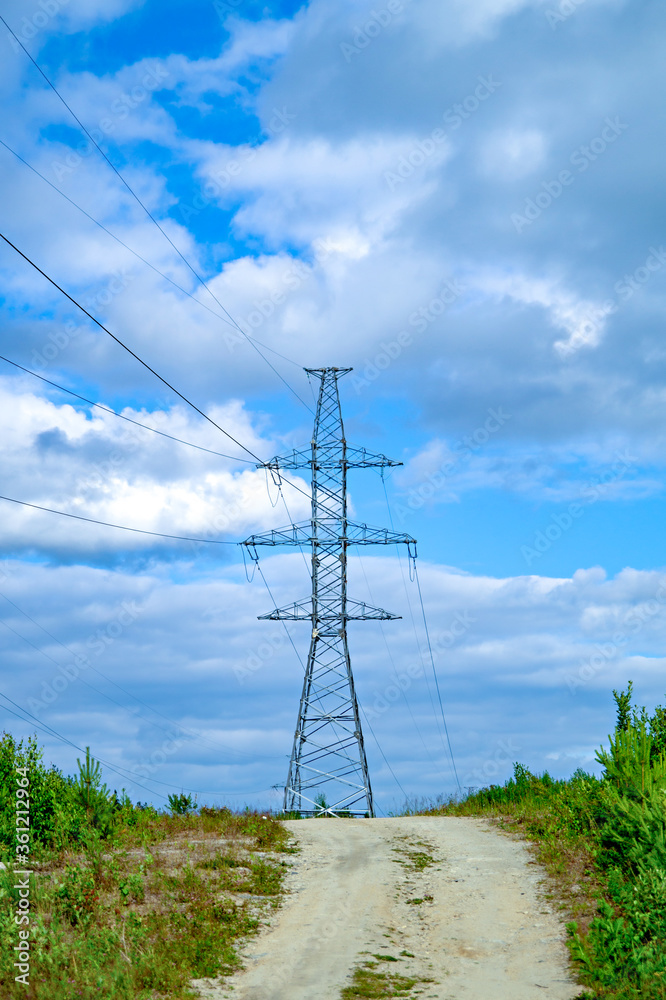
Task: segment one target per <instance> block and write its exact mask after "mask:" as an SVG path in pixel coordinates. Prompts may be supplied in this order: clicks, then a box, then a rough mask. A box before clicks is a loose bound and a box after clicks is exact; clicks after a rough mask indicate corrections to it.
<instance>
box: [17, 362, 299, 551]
mask: <svg viewBox="0 0 666 1000" xmlns="http://www.w3.org/2000/svg"><path fill="white" fill-rule="evenodd" d="M123 413H124V415H125V416H127V417H130V419H133V420H138V421H139V422H142V423H146V424H148V425H149V426H153V427H156V428H157V429H158V430H161V431H163V432H164V433H166V434H170V435H172V436H175V437H179V438H181V439H183V440H186V441H192V442H193V443H195V444H199V445H201V446H202V447H204V448H210V449H213V450H215V451H221V452H223V453H226V454H231V455H239V456H241V457H242V458H245V459H247V457H248V456H247V455H246V454H245V453H243V452H242V451H241V449H239V448H238V447H237V446H235V445H234V444H233V442H231V441H229V440H228V439H226V438H225V437H224V436H223V435H221V434H219V433H218V432H216V431H215V429H214V428H212V427H210V425H205V424H204V423H203V421H200V420H198V419H196V418H190V417H189V415H185V413H184V412H183V410H182V408H180V407H177V408H174V409H170V410H167V411H161V410H155V411H152V412H146V411H136V410H133V409H132V408H130V407H126V408H125V409H124V410H123ZM211 416H212V417H213V419H215V420H216V421H217V422H218V423H220V424H221V426H224V427H226V428H228V429H229V430H230V432H231V433H232V434H234V436H235V437H237V438H238V439H239V440H240V441H242V442H243V443H244V444H245V445H246V447H248V448H250V449H251V450H252V451H254V452H255V454H256V453H260V452H261V453H263V455H264V456H265V457H266V458H268V457H271V454H272V450H271V446H270V444H269V443H268V442H266V441H264V440H262V438H261V437H260V436H259V435H258V434H257V432H256V431H255V429H254V427H253V419H252V417H251V415H249V414H247V413H246V412H245V411H244V410H243V407H242V406H241V405H240V404H239V403H235V402H231V403H229V404H227V405H225V406H221V407H215V408H213V409H212V410H211ZM0 431H1V438H2V441H3V446H2V452H3V455H2V458H3V467H4V469H5V479H4V482H5V495H7V496H10V497H13V498H15V499H17V500H24V501H27V502H29V503H35V504H38V505H40V506H44V507H49V508H55V509H56V510H64V511H66V512H68V513H72V514H80V515H82V516H83V517H88V518H95V519H97V520H102V521H106V522H109V523H112V524H123V525H128V526H130V527H135V528H141V529H143V530H145V531H155V532H164V533H166V534H174V535H186V536H187V535H189V536H196V537H202V536H203V537H204V538H219V537H226V538H230V539H235V538H240V537H243V536H244V534H248V533H250V532H251V531H252V530H259V529H260V528H261V527H262V526H268V524H269V523H270V524H271V525H273V524H274V521H275V511H274V510H273V508H272V506H271V502H270V501H269V498H268V495H267V491H266V482H265V474H264V473H263V472H262V471H257V470H255V469H254V468H253V466H252V464H251V465H250V466H249V467H248V466H246V465H244V464H239V463H238V462H234V461H229V460H226V459H223V458H218V457H215V456H213V455H210V454H207V453H205V452H202V451H196V450H194V449H190V448H186V447H185V446H183V445H178V444H177V443H175V442H173V441H170V440H167V439H166V438H163V437H157V436H155V435H153V434H151V433H150V432H149V431H145V430H143V429H142V428H139V427H134V426H133V425H131V424H128V423H127V422H123V421H121V420H119V419H118V418H117V417H114V416H112V415H110V414H105V413H102V411H100V410H94V411H92V414H90V415H88V414H86V413H84V412H80V411H77V410H75V409H74V408H73V407H72V406H70V405H67V404H64V405H57V404H55V403H52V402H50V401H49V400H46V399H44V398H43V397H40V396H37V395H35V394H34V393H30V392H27V391H23V392H21V391H20V389H18V388H17V386H16V385H15V383H13V382H4V383H0ZM250 461H251V459H250ZM285 488H287V487H285ZM301 488H306V487H303V486H301ZM289 503H290V509H291V510H292V511H293V512H294V515H295V516H299V517H302V516H306V514H307V511H308V503H307V497H303V498H302V497H301V495H300V494H298V493H296V492H294V495H293V496H289ZM3 506H4V509H3V517H2V520H1V521H0V525H1V527H0V545H2V547H3V548H4V550H5V551H8V550H11V551H20V550H24V549H35V550H40V551H46V552H60V553H62V552H63V551H64V550H65V549H68V550H69V551H71V552H74V551H75V552H77V553H80V554H83V553H89V554H91V555H92V554H95V553H97V554H100V553H104V552H114V551H123V550H126V549H129V550H133V551H140V550H141V549H143V548H146V547H150V546H151V545H154V544H156V543H157V544H159V543H158V542H157V541H156V540H154V539H153V540H151V539H150V538H149V537H148V536H142V535H138V534H137V535H133V534H132V535H128V534H126V533H124V532H118V531H113V530H112V529H110V528H102V527H98V526H95V525H82V524H81V523H80V522H76V521H71V520H69V519H67V518H58V517H57V516H55V515H49V514H47V513H42V512H39V511H36V510H32V509H30V508H24V507H14V506H13V505H8V504H7V505H5V502H3ZM282 519H283V520H284V519H286V515H285V514H283V515H282Z"/></svg>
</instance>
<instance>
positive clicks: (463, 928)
mask: <svg viewBox="0 0 666 1000" xmlns="http://www.w3.org/2000/svg"><path fill="white" fill-rule="evenodd" d="M287 826H288V827H289V829H290V830H291V832H292V833H293V834H294V836H295V837H296V838H297V840H298V843H299V846H300V848H301V853H300V854H298V855H295V856H294V857H293V860H294V867H293V869H292V871H291V872H290V874H289V875H288V876H287V883H286V885H287V890H288V891H287V895H286V898H285V902H284V905H283V906H282V908H281V909H280V910H279V911H278V912H277V913H276V915H275V917H274V919H273V922H272V924H271V926H270V928H269V929H266V930H265V931H264V932H263V933H262V934H260V935H259V936H258V937H257V938H255V939H254V940H252V941H251V942H250V944H249V945H248V947H247V948H246V951H245V952H244V954H243V958H244V960H245V965H246V969H245V971H244V972H242V973H239V974H238V975H235V976H233V977H231V978H230V979H228V980H226V982H225V984H224V985H222V984H221V983H210V984H208V983H206V982H205V981H201V980H200V981H198V982H197V986H198V988H199V990H200V992H201V996H202V997H205V998H207V1000H227V998H228V1000H232V998H233V1000H339V998H340V991H341V989H342V988H343V987H344V986H347V985H349V983H350V982H351V976H352V974H353V970H354V968H355V967H356V966H357V965H359V964H360V963H362V962H363V961H366V960H367V959H371V958H372V955H374V954H381V955H391V956H393V957H395V958H399V959H400V961H399V962H395V963H394V962H391V963H389V962H381V961H380V962H379V965H378V971H387V972H391V973H394V972H397V973H399V974H400V975H403V976H414V977H419V978H420V979H422V980H426V979H431V980H434V981H433V982H428V983H426V982H422V983H421V984H420V985H418V986H416V987H415V988H414V994H413V995H414V996H418V997H419V998H423V1000H426V998H437V1000H528V998H529V1000H532V998H536V997H545V998H548V997H550V998H553V1000H572V998H574V997H575V996H576V995H577V994H578V993H579V992H580V987H577V986H576V985H575V983H574V982H573V979H572V978H571V976H570V973H569V972H568V969H567V953H566V948H565V945H564V929H563V926H562V924H561V923H560V921H559V920H558V918H557V917H555V916H554V915H553V913H552V912H551V911H550V910H549V908H548V905H547V903H546V902H545V901H544V900H543V898H542V897H541V894H540V891H539V883H540V881H541V879H542V878H543V872H542V871H541V870H540V869H539V868H538V866H537V865H535V863H534V862H533V861H532V859H531V856H530V854H529V852H528V850H527V849H526V847H525V846H524V845H523V844H522V843H520V842H518V841H515V840H513V839H511V838H510V837H508V836H506V835H504V834H501V833H499V832H498V831H497V830H495V829H493V828H492V827H490V826H489V825H488V824H487V823H485V822H484V821H482V820H476V819H469V818H458V817H448V816H446V817H424V816H410V817H402V818H396V819H375V820H346V819H345V820H328V819H323V820H322V819H317V820H300V821H295V822H289V823H287ZM401 952H407V953H411V955H405V956H401V954H400V953H401Z"/></svg>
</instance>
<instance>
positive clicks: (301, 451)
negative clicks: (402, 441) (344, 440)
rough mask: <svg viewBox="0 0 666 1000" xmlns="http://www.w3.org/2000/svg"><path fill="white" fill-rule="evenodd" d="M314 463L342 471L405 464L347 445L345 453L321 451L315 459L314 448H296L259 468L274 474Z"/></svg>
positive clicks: (308, 466)
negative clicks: (342, 469) (343, 469)
mask: <svg viewBox="0 0 666 1000" xmlns="http://www.w3.org/2000/svg"><path fill="white" fill-rule="evenodd" d="M313 461H314V462H315V464H316V465H317V467H318V468H320V469H341V468H342V467H343V466H344V467H346V468H347V469H388V468H394V467H395V466H397V465H402V464H403V463H402V462H394V461H393V459H392V458H387V457H386V455H381V454H378V453H376V452H374V451H368V449H367V448H356V447H353V446H351V445H347V446H346V447H345V449H344V451H342V450H341V449H337V448H336V449H333V450H331V451H328V452H327V450H326V449H320V450H318V451H317V452H316V458H314V459H313V452H312V448H294V450H293V451H291V452H290V453H289V454H288V455H276V457H275V458H271V460H270V461H269V462H260V463H259V464H258V465H257V468H258V469H272V470H273V471H274V472H279V471H280V469H309V468H310V467H311V466H312V463H313Z"/></svg>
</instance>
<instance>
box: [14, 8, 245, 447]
mask: <svg viewBox="0 0 666 1000" xmlns="http://www.w3.org/2000/svg"><path fill="white" fill-rule="evenodd" d="M0 20H2V16H1V15H0ZM0 239H2V240H4V242H5V243H6V244H7V245H8V246H10V247H11V248H12V250H15V251H16V253H17V254H18V255H19V256H20V257H22V258H23V260H25V261H27V263H28V264H30V266H31V267H34V269H35V271H37V272H38V273H39V274H41V275H42V277H44V278H46V280H47V281H48V282H49V284H51V285H53V287H54V288H57V289H58V291H59V292H60V293H61V294H62V295H64V296H65V298H66V299H69V301H70V302H71V303H72V304H73V305H75V306H76V307H77V309H80V310H81V312H82V313H84V314H85V315H86V316H87V317H88V319H90V320H92V322H93V323H94V324H95V326H98V327H99V328H100V330H103V331H104V333H106V334H108V336H109V337H111V339H112V340H115V342H116V343H117V344H120V346H121V347H122V349H123V350H124V351H127V353H128V354H131V355H132V357H133V358H135V359H136V360H137V361H138V362H139V364H141V365H143V367H144V368H146V369H147V370H148V371H149V372H151V373H152V374H153V375H154V376H155V378H158V379H159V380H160V382H161V383H162V384H163V385H165V386H166V387H167V389H170V390H171V391H172V392H175V394H176V395H177V396H179V397H180V399H182V400H183V401H184V402H186V403H187V404H188V406H191V407H192V409H193V410H196V411H197V413H198V414H200V415H201V416H202V417H203V418H204V420H207V421H208V423H209V424H212V425H213V427H216V428H217V429H218V431H222V433H223V434H224V435H225V437H228V438H229V440H230V441H233V442H234V444H237V445H238V447H239V448H242V449H243V451H246V452H247V453H248V455H251V456H252V458H254V459H256V461H257V462H259V463H261V459H260V458H259V456H258V455H255V453H254V452H253V451H251V450H250V449H249V448H246V447H245V445H244V444H241V443H240V441H238V440H236V438H235V437H234V436H233V434H230V433H229V431H225V429H224V427H220V425H219V424H217V423H215V421H214V420H213V419H212V417H209V416H208V414H207V413H204V411H203V410H200V409H199V407H198V406H197V405H196V403H193V402H192V400H191V399H188V398H187V396H184V395H183V393H182V392H179V391H178V389H176V388H175V386H173V385H171V383H170V382H167V380H166V379H165V378H162V376H161V375H160V374H158V372H156V371H155V369H154V368H151V366H150V365H149V364H148V363H147V362H146V361H143V360H142V359H141V358H140V357H139V355H138V354H136V353H135V352H134V351H133V350H132V348H131V347H128V346H127V344H125V343H123V341H122V340H121V339H120V337H116V335H115V333H111V331H110V330H107V328H106V327H105V326H104V324H103V323H100V321H99V320H98V319H95V317H94V316H93V314H92V313H90V312H88V310H87V309H86V308H85V306H82V305H81V303H80V302H77V300H76V299H75V298H73V297H72V296H71V295H70V294H69V292H66V291H65V289H64V288H62V287H61V286H60V285H59V284H58V283H57V282H56V281H54V280H53V278H50V277H49V276H48V274H47V273H46V271H42V269H41V267H39V266H38V265H37V264H35V262H34V261H33V260H31V259H30V257H28V256H27V255H26V254H24V253H23V251H21V250H19V248H18V247H17V246H16V245H15V244H14V243H12V242H11V240H8V239H7V237H6V236H5V235H4V234H3V233H0Z"/></svg>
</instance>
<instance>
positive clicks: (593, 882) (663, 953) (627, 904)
mask: <svg viewBox="0 0 666 1000" xmlns="http://www.w3.org/2000/svg"><path fill="white" fill-rule="evenodd" d="M631 694H632V687H631V684H630V685H629V687H628V689H627V691H626V692H618V691H614V692H613V695H614V697H615V702H616V707H617V719H616V728H615V733H614V735H613V736H611V737H609V746H608V748H603V747H602V748H601V749H600V750H599V752H598V753H597V760H598V761H599V763H601V764H602V765H603V768H604V773H603V777H602V778H600V779H598V778H595V777H594V776H592V775H589V774H585V773H584V772H583V771H581V770H578V771H576V772H575V773H574V775H573V776H572V778H571V779H570V780H569V781H557V780H555V779H553V778H552V777H551V776H550V775H549V774H548V773H547V772H546V773H544V774H541V775H535V774H532V773H531V772H530V771H529V770H528V769H527V768H526V767H524V766H523V765H521V764H515V766H514V775H513V778H512V779H510V780H509V781H507V782H506V783H505V784H504V785H503V786H501V787H500V786H497V785H491V786H490V787H489V788H484V789H482V790H481V791H480V792H478V793H476V794H475V795H470V796H468V797H467V798H466V799H465V800H463V801H462V802H456V801H449V802H448V803H444V804H442V805H438V806H437V807H436V808H435V809H431V810H427V812H428V813H429V814H431V815H433V814H440V815H441V814H443V813H448V814H454V815H484V816H487V817H489V818H491V819H493V820H494V821H496V822H498V823H500V824H501V825H502V826H504V827H506V828H508V829H510V830H512V831H515V832H518V833H521V834H522V835H523V836H526V837H527V838H528V839H530V840H532V841H534V842H535V844H536V845H537V857H538V859H539V861H541V862H542V863H544V864H545V866H546V868H547V869H548V871H549V873H550V874H551V875H552V876H553V878H554V879H555V880H556V881H557V883H558V895H559V896H560V898H563V899H564V905H565V908H566V909H568V910H569V911H570V914H571V916H573V917H575V920H572V921H570V922H569V924H568V925H567V930H568V934H569V947H570V950H571V954H572V957H573V959H574V961H575V963H576V965H577V967H578V972H579V975H580V977H581V978H582V980H583V982H584V983H585V984H586V986H587V987H588V988H589V989H590V990H591V991H592V992H591V993H586V994H584V995H585V996H587V997H603V998H604V1000H638V998H641V1000H664V998H665V997H666V709H664V708H662V707H658V708H657V709H655V712H654V714H653V715H652V716H650V715H649V714H648V713H647V711H646V709H645V708H643V709H640V710H639V709H637V708H633V707H632V703H631ZM551 895H552V894H551ZM410 902H412V901H410ZM413 902H415V901H413ZM581 996H583V995H582V994H581Z"/></svg>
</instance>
